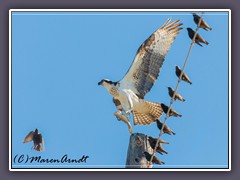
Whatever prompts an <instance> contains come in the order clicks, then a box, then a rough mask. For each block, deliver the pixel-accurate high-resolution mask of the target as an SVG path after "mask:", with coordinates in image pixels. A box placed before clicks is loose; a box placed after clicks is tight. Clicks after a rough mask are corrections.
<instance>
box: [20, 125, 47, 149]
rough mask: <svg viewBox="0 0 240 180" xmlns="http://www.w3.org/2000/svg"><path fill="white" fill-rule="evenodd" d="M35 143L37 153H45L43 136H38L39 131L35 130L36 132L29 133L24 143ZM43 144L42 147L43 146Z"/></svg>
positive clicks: (34, 147)
mask: <svg viewBox="0 0 240 180" xmlns="http://www.w3.org/2000/svg"><path fill="white" fill-rule="evenodd" d="M31 141H33V144H34V145H33V149H34V150H36V151H43V150H44V141H43V137H42V134H38V129H35V131H31V132H29V133H28V135H27V136H26V137H25V139H24V141H23V143H27V142H31ZM41 144H42V146H43V147H42V146H41Z"/></svg>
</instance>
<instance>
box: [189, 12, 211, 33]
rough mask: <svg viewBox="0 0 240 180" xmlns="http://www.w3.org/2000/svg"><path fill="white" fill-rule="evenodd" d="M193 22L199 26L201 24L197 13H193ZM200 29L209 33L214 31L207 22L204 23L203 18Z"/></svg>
mask: <svg viewBox="0 0 240 180" xmlns="http://www.w3.org/2000/svg"><path fill="white" fill-rule="evenodd" d="M193 20H194V22H195V23H196V24H197V25H198V23H199V20H200V16H198V15H197V14H196V13H193ZM199 27H200V28H203V29H204V30H206V31H208V29H209V30H210V31H211V30H212V28H211V27H210V26H209V25H208V24H207V23H206V21H204V20H203V18H202V20H201V23H200V26H199Z"/></svg>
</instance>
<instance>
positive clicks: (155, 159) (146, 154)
mask: <svg viewBox="0 0 240 180" xmlns="http://www.w3.org/2000/svg"><path fill="white" fill-rule="evenodd" d="M144 155H145V157H146V159H147V161H150V159H151V156H152V155H151V154H149V153H148V152H146V151H145V152H144ZM152 163H153V164H160V165H161V164H165V163H164V162H162V161H161V160H160V159H158V158H157V157H156V156H153V159H152Z"/></svg>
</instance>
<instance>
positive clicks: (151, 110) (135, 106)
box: [98, 18, 182, 125]
mask: <svg viewBox="0 0 240 180" xmlns="http://www.w3.org/2000/svg"><path fill="white" fill-rule="evenodd" d="M170 21H171V19H170V18H169V19H168V20H167V21H166V22H165V23H164V24H163V25H162V26H161V27H160V28H159V29H157V30H156V31H155V32H154V33H153V34H152V35H151V36H150V37H149V38H148V39H146V40H145V41H144V42H143V43H142V45H141V46H140V47H139V48H138V51H137V53H136V56H135V59H134V61H133V63H132V65H131V66H130V68H129V70H128V72H127V73H126V75H125V76H124V77H123V78H122V80H120V81H117V82H113V81H111V80H108V79H103V80H101V81H100V82H99V83H98V85H102V86H104V87H105V88H106V89H107V90H108V92H109V93H110V94H111V95H112V96H113V102H114V103H115V106H116V107H117V109H118V113H119V114H126V115H129V114H130V113H132V114H133V121H134V125H137V124H140V125H142V124H143V125H146V124H150V123H152V122H155V121H156V119H158V118H160V117H161V115H162V113H163V110H162V107H161V104H160V103H155V102H149V101H146V100H144V96H145V95H146V94H147V93H148V92H149V91H150V90H151V88H152V86H153V84H154V82H155V81H156V79H157V78H158V76H159V73H160V68H161V67H162V64H163V61H164V59H165V56H166V55H167V52H168V50H169V49H170V47H171V45H172V43H173V41H174V40H175V37H176V36H177V35H178V34H179V31H180V30H181V29H182V28H181V27H180V26H181V25H182V23H179V20H176V21H174V22H171V23H170Z"/></svg>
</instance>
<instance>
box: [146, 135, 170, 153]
mask: <svg viewBox="0 0 240 180" xmlns="http://www.w3.org/2000/svg"><path fill="white" fill-rule="evenodd" d="M148 142H149V144H150V146H151V148H152V149H154V148H155V146H156V143H157V138H153V137H151V136H149V137H148ZM161 142H164V143H165V144H169V142H166V141H164V140H162V139H160V141H159V143H158V146H157V149H156V151H157V152H158V153H160V154H163V152H164V153H165V154H168V152H167V151H166V150H165V149H164V148H163V147H162V144H163V143H161Z"/></svg>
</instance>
